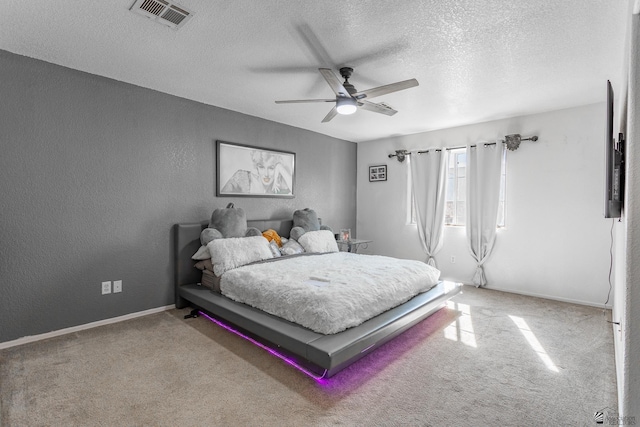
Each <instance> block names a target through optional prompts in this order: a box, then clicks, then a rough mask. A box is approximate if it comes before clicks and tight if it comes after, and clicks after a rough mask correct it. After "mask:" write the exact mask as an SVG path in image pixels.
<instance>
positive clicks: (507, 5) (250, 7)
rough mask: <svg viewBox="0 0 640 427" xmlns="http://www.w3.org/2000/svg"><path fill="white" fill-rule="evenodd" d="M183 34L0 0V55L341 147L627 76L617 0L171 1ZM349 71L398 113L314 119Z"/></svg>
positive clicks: (585, 94) (133, 18) (524, 109)
mask: <svg viewBox="0 0 640 427" xmlns="http://www.w3.org/2000/svg"><path fill="white" fill-rule="evenodd" d="M179 3H180V4H181V5H183V6H184V7H186V8H188V9H190V10H191V11H192V12H194V16H193V18H192V19H191V20H190V21H189V22H187V23H186V25H184V27H182V28H181V29H179V30H178V31H174V30H172V29H170V28H167V27H164V26H162V25H160V24H157V23H155V22H152V21H150V20H148V19H146V18H144V17H142V16H139V15H136V14H133V13H132V12H130V11H129V8H130V6H131V5H132V4H133V0H103V1H95V0H83V1H80V0H57V1H55V2H54V1H24V0H0V49H4V50H7V51H10V52H14V53H17V54H21V55H25V56H29V57H33V58H38V59H42V60H44V61H48V62H52V63H55V64H60V65H63V66H66V67H70V68H74V69H77V70H82V71H86V72H89V73H93V74H97V75H101V76H106V77H109V78H112V79H116V80H120V81H123V82H127V83H132V84H135V85H139V86H143V87H147V88H151V89H155V90H158V91H161V92H166V93H169V94H173V95H177V96H180V97H184V98H188V99H192V100H195V101H199V102H203V103H206V104H210V105H215V106H218V107H223V108H227V109H230V110H234V111H239V112H242V113H245V114H249V115H253V116H257V117H262V118H265V119H268V120H273V121H276V122H280V123H285V124H288V125H292V126H296V127H299V128H304V129H309V130H311V131H314V132H319V133H322V134H326V135H330V136H333V137H336V138H341V139H346V140H349V141H357V142H360V141H368V140H374V139H379V138H383V137H388V136H393V135H404V134H411V133H416V132H424V131H429V130H434V129H442V128H448V127H454V126H460V125H465V124H471V123H478V122H484V121H488V120H494V119H500V118H506V117H513V116H519V115H523V114H530V113H538V112H544V111H551V110H556V109H561V108H568V107H572V106H577V105H585V104H590V103H595V102H601V101H604V96H605V81H606V80H607V79H609V80H612V81H613V82H614V83H615V82H616V81H617V80H619V79H620V77H621V75H622V71H621V70H622V64H623V61H622V57H623V48H624V36H625V30H626V28H625V26H626V18H625V15H626V11H627V2H626V1H623V0H561V1H559V0H529V1H520V0H518V1H513V0H422V1H407V0H403V1H400V0H397V1H366V0H340V1H337V0H336V1H334V0H321V1H316V0H314V1H307V0H298V1H293V0H290V1H285V0H237V1H233V2H230V1H222V0H180V1H179ZM344 65H349V66H352V67H354V68H355V72H354V75H353V77H352V78H351V79H350V82H351V83H352V84H353V85H354V86H356V88H357V89H358V90H364V89H368V88H371V87H375V86H380V85H384V84H388V83H392V82H396V81H400V80H406V79H410V78H416V79H417V80H418V81H419V83H420V85H419V86H418V87H415V88H411V89H407V90H405V91H402V92H397V93H393V94H388V95H385V96H381V97H378V98H374V99H373V101H374V102H385V103H386V104H388V105H390V106H392V107H393V108H395V109H397V110H398V111H399V112H398V114H396V115H394V116H391V117H389V116H384V115H381V114H376V113H372V112H369V111H363V110H359V111H358V112H356V113H355V114H354V115H351V116H337V117H335V118H334V119H333V120H332V121H331V122H329V123H321V120H322V119H323V118H324V116H325V115H326V114H327V112H328V111H329V110H330V109H331V104H329V103H318V104H286V105H276V104H275V102H274V101H275V100H281V99H304V98H331V97H332V96H333V93H332V91H331V89H330V88H329V86H328V85H327V84H326V82H325V81H324V80H323V78H322V77H321V75H320V74H319V73H318V71H317V69H318V68H319V67H330V68H333V69H335V70H336V74H338V72H337V68H339V67H340V66H344Z"/></svg>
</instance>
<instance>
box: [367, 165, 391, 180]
mask: <svg viewBox="0 0 640 427" xmlns="http://www.w3.org/2000/svg"><path fill="white" fill-rule="evenodd" d="M386 180H387V165H378V166H369V182H374V181H386Z"/></svg>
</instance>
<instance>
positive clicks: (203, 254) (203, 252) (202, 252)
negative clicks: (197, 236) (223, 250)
mask: <svg viewBox="0 0 640 427" xmlns="http://www.w3.org/2000/svg"><path fill="white" fill-rule="evenodd" d="M191 259H195V260H197V261H202V260H204V259H211V254H210V253H209V248H208V247H206V246H200V249H198V252H196V253H195V254H193V256H192V257H191Z"/></svg>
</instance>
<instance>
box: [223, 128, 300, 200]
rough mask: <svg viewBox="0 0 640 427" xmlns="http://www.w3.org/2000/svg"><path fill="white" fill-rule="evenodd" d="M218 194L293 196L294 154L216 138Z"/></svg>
mask: <svg viewBox="0 0 640 427" xmlns="http://www.w3.org/2000/svg"><path fill="white" fill-rule="evenodd" d="M216 159H217V183H216V196H218V197H225V196H228V197H284V198H293V197H294V192H293V191H294V185H295V176H296V169H295V167H296V154H295V153H292V152H289V151H280V150H271V149H267V148H264V147H254V146H251V145H243V144H234V143H231V142H225V141H216Z"/></svg>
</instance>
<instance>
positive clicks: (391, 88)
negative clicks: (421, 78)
mask: <svg viewBox="0 0 640 427" xmlns="http://www.w3.org/2000/svg"><path fill="white" fill-rule="evenodd" d="M414 86H418V81H417V80H416V79H409V80H404V81H402V82H397V83H391V84H388V85H384V86H378V87H374V88H371V89H367V90H363V91H361V92H357V93H354V94H353V97H354V98H356V99H358V100H361V99H364V98H374V97H376V96H381V95H386V94H388V93H393V92H398V91H400V90H404V89H409V88H411V87H414Z"/></svg>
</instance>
